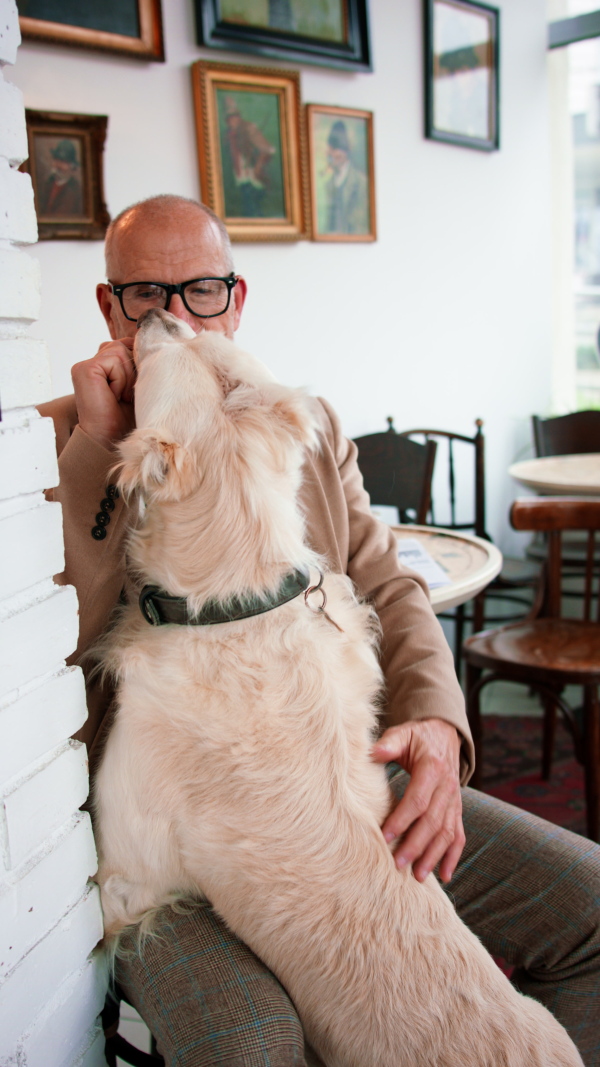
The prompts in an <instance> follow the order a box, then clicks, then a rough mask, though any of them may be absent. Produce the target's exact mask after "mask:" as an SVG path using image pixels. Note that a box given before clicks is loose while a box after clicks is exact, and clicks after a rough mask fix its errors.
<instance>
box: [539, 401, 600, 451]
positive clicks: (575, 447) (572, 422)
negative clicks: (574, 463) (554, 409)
mask: <svg viewBox="0 0 600 1067" xmlns="http://www.w3.org/2000/svg"><path fill="white" fill-rule="evenodd" d="M531 421H532V424H533V440H534V444H535V453H536V456H574V455H576V454H580V453H583V452H600V411H573V412H571V413H570V414H569V415H559V416H558V417H557V418H554V419H541V418H540V417H539V415H532V416H531Z"/></svg>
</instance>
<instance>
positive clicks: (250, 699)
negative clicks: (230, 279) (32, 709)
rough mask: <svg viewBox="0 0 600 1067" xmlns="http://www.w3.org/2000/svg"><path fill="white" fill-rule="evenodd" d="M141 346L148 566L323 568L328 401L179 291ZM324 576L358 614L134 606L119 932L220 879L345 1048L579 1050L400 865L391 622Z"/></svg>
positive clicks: (433, 1053)
mask: <svg viewBox="0 0 600 1067" xmlns="http://www.w3.org/2000/svg"><path fill="white" fill-rule="evenodd" d="M135 355H136V360H137V362H138V382H137V386H136V418H137V425H138V429H137V430H135V431H134V433H133V434H131V436H130V437H129V438H128V439H127V440H126V441H125V442H124V443H123V447H122V457H123V465H122V469H121V475H120V485H121V488H122V490H123V491H125V492H126V493H133V492H136V493H139V494H141V496H142V497H143V499H144V500H145V504H146V510H145V517H144V520H143V524H142V526H141V528H140V530H139V531H138V532H136V533H134V534H133V536H132V539H131V544H130V556H131V562H132V565H133V568H134V569H135V571H136V572H137V574H138V576H139V578H141V579H142V580H143V581H145V582H150V583H152V584H156V585H159V586H162V587H163V588H164V589H166V590H168V591H169V592H170V593H173V594H178V595H185V596H187V597H188V598H189V603H190V605H191V606H192V607H197V606H198V605H200V604H201V603H203V602H204V601H205V600H206V599H207V598H210V597H217V598H219V599H226V598H227V597H228V596H231V595H233V594H239V593H243V592H258V593H259V592H261V591H262V590H265V589H275V588H276V587H277V586H278V584H279V582H280V579H281V577H282V576H283V575H284V574H285V573H286V572H288V571H289V570H290V569H291V568H292V567H296V566H299V565H302V564H306V565H308V566H310V567H311V568H313V569H314V567H315V564H316V563H317V562H318V561H317V560H316V559H315V557H314V556H313V554H312V552H311V551H310V550H308V549H307V548H306V546H305V544H304V531H303V522H302V518H301V516H300V514H299V511H298V508H297V505H296V496H297V491H298V488H299V482H300V468H301V463H302V456H303V450H304V449H305V448H307V447H308V448H311V447H313V446H314V445H315V442H316V427H315V424H314V421H313V416H312V414H311V412H312V411H313V408H312V406H311V404H310V402H308V401H307V400H306V398H305V397H304V395H303V394H302V393H301V392H299V391H295V390H290V389H287V388H284V387H283V386H281V385H278V384H277V383H276V382H274V381H273V379H272V378H271V376H270V375H269V374H268V373H267V372H266V370H265V369H264V368H263V367H262V366H261V365H260V364H258V363H257V362H256V361H255V360H253V359H251V357H249V356H247V355H245V354H244V353H242V352H240V351H239V349H237V348H236V347H235V346H234V345H233V344H232V343H231V342H229V341H227V340H226V339H225V338H223V337H220V336H218V335H215V334H214V333H206V334H202V335H201V336H198V337H194V336H193V335H192V332H191V330H189V328H188V327H186V326H184V325H183V324H182V323H178V320H176V319H173V317H172V316H170V315H168V314H167V313H165V312H160V313H153V314H151V315H150V316H149V317H147V318H146V319H145V320H144V323H143V325H142V326H141V328H140V330H139V331H138V336H137V339H136V345H135ZM325 588H326V590H327V596H328V605H327V609H328V611H329V613H330V615H331V617H332V618H333V619H335V621H336V622H337V623H338V624H339V625H340V626H341V627H342V628H343V633H340V632H339V631H338V630H337V629H335V627H333V626H332V625H331V624H330V623H329V622H328V621H327V620H326V619H325V618H324V617H323V616H319V615H316V614H313V613H312V612H311V611H310V610H309V609H308V608H307V607H306V606H305V604H304V601H303V597H301V596H300V597H298V598H297V599H295V600H293V601H291V602H290V603H288V604H287V605H285V606H283V607H280V608H278V609H276V610H274V611H270V612H268V613H266V614H263V615H259V616H257V617H255V618H251V619H248V620H245V621H242V622H238V623H228V624H224V625H214V626H208V627H185V626H169V627H157V628H153V627H150V626H149V625H148V624H147V623H146V622H145V621H144V620H143V618H142V616H141V614H140V612H139V610H138V608H137V606H136V605H135V604H133V605H132V606H130V607H128V608H127V609H125V611H124V614H123V615H122V617H121V619H120V621H119V623H118V624H117V626H116V628H115V630H114V631H113V632H112V634H111V635H110V638H109V640H108V643H107V645H106V648H105V652H104V663H105V666H106V667H107V668H108V669H109V670H110V671H112V672H113V673H114V675H115V676H116V678H117V681H118V712H117V717H116V721H115V724H114V727H113V729H112V731H111V733H110V736H109V739H108V743H107V747H106V751H105V755H104V758H103V762H102V764H101V767H100V769H99V773H98V776H97V781H96V792H95V809H96V822H97V831H98V846H99V854H100V869H99V874H98V880H99V882H100V885H101V889H102V902H103V907H104V914H105V919H106V929H107V934H108V935H114V934H116V933H117V932H118V931H119V930H120V929H121V928H122V927H123V926H124V925H126V924H131V923H136V922H138V921H139V920H140V919H141V918H142V917H143V916H144V915H145V913H147V912H148V910H149V909H152V908H154V907H156V906H158V905H160V904H161V903H164V902H166V901H169V900H171V899H173V897H174V895H175V896H176V895H183V896H185V895H188V896H193V895H198V894H199V893H204V894H205V895H206V896H207V897H208V898H209V900H210V901H211V902H212V904H213V905H214V907H215V908H216V910H217V911H218V912H219V913H220V914H221V915H222V916H223V917H224V919H225V921H226V922H227V923H228V925H229V926H230V928H231V929H232V930H233V931H234V932H235V933H236V934H237V935H238V936H239V937H240V938H241V939H242V940H243V941H245V942H246V943H247V944H248V945H250V946H251V948H252V949H254V951H255V952H256V953H257V954H258V955H259V956H260V957H261V958H262V959H263V960H264V961H265V962H266V964H267V965H268V966H269V967H270V968H271V969H272V970H273V971H274V972H275V974H277V975H278V977H279V978H280V980H281V981H282V983H283V984H284V986H285V987H286V989H287V990H288V992H289V993H290V995H291V997H292V999H293V1001H294V1003H295V1005H296V1007H297V1009H298V1011H299V1013H300V1016H301V1018H302V1021H303V1024H304V1027H305V1030H306V1033H307V1036H308V1039H309V1041H310V1042H311V1044H312V1045H313V1046H314V1048H315V1049H316V1051H317V1052H318V1053H319V1055H320V1056H321V1057H322V1059H323V1060H324V1062H325V1063H326V1064H327V1065H329V1067H500V1065H502V1067H535V1065H538V1067H575V1065H577V1064H579V1065H580V1064H581V1062H582V1061H581V1059H580V1057H579V1055H578V1053H577V1051H576V1049H575V1047H574V1045H573V1044H572V1042H571V1041H570V1039H569V1038H568V1036H567V1034H566V1032H565V1031H564V1030H563V1028H562V1027H561V1026H560V1025H559V1024H558V1023H557V1022H556V1021H555V1020H554V1018H553V1017H552V1016H551V1015H550V1014H549V1012H547V1011H546V1010H545V1008H543V1007H541V1005H539V1004H538V1003H536V1002H535V1001H533V1000H530V999H528V998H525V997H522V996H520V995H519V994H518V993H516V992H515V990H514V989H513V988H512V986H511V985H510V983H509V982H508V981H507V979H506V978H505V977H504V975H503V974H502V973H501V972H500V970H499V969H498V968H497V966H496V965H495V964H494V962H493V960H492V959H491V957H490V956H489V955H488V954H487V953H486V952H485V950H484V949H483V947H482V946H481V945H480V943H479V941H478V940H477V939H476V938H475V937H474V936H473V935H472V934H471V933H470V932H469V930H468V929H467V928H466V927H465V926H464V925H463V923H462V922H460V920H459V919H458V918H457V916H456V914H455V912H454V910H453V908H452V905H451V904H450V902H449V901H448V899H447V897H446V895H445V894H444V893H443V891H442V890H441V888H440V887H439V885H438V884H437V882H436V881H435V879H434V878H433V877H432V876H430V877H429V878H428V879H427V881H426V882H425V884H423V885H419V884H418V883H417V882H416V881H415V880H414V879H413V878H412V876H411V874H410V872H404V873H400V872H398V871H397V870H396V868H395V865H394V863H393V860H392V856H391V853H390V850H389V848H388V847H387V846H386V844H385V843H384V840H383V837H382V835H381V832H380V829H379V827H380V824H381V822H382V820H383V818H384V816H385V814H386V812H387V811H388V810H389V804H390V798H389V793H388V788H387V784H386V778H385V773H384V770H383V768H382V767H381V766H380V765H377V764H375V763H373V762H372V761H371V759H370V758H369V749H370V746H371V744H372V738H373V732H374V729H375V723H376V703H377V699H378V695H379V693H380V687H381V676H380V671H379V667H378V665H377V659H376V649H375V645H376V626H375V625H374V623H373V618H372V615H371V612H370V610H369V608H368V607H366V606H365V605H364V604H361V603H359V602H358V601H357V599H356V598H355V596H354V593H353V591H352V589H351V587H350V584H349V582H348V581H347V580H346V579H345V578H342V577H340V576H338V575H334V574H327V575H326V579H325ZM316 600H317V602H318V597H317V598H316Z"/></svg>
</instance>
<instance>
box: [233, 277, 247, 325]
mask: <svg viewBox="0 0 600 1067" xmlns="http://www.w3.org/2000/svg"><path fill="white" fill-rule="evenodd" d="M247 292H248V286H247V285H246V279H245V278H242V276H241V275H240V277H239V278H238V283H237V285H236V287H235V289H234V290H233V300H234V307H235V311H234V314H233V329H234V332H235V330H237V329H239V325H240V319H241V317H242V310H243V307H244V303H245V301H246V294H247Z"/></svg>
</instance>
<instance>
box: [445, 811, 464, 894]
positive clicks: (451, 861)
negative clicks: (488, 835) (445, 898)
mask: <svg viewBox="0 0 600 1067" xmlns="http://www.w3.org/2000/svg"><path fill="white" fill-rule="evenodd" d="M465 841H466V839H465V831H464V829H463V822H462V814H461V816H460V817H459V818H458V820H457V824H456V832H455V834H454V841H453V842H452V844H451V845H450V848H449V849H448V851H447V852H446V854H445V856H444V858H443V859H442V862H441V863H440V870H439V875H440V879H441V880H442V882H449V881H450V879H451V878H452V875H453V874H454V872H455V870H456V867H457V864H458V861H459V859H460V857H461V855H462V850H463V848H464V847H465Z"/></svg>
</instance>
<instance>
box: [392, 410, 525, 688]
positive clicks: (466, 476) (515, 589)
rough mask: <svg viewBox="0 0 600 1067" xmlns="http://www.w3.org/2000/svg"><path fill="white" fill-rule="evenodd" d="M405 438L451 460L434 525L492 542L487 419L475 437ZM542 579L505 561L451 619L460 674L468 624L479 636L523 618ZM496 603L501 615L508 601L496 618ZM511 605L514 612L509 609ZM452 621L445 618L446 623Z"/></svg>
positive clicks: (429, 433) (411, 434)
mask: <svg viewBox="0 0 600 1067" xmlns="http://www.w3.org/2000/svg"><path fill="white" fill-rule="evenodd" d="M388 423H389V425H390V429H394V424H393V420H392V419H391V418H388ZM399 436H401V437H408V438H410V439H411V440H413V439H414V438H417V439H418V440H420V441H423V442H428V441H435V442H436V443H437V445H438V452H437V460H436V462H437V465H438V466H439V465H440V461H441V460H442V461H443V460H444V458H445V461H446V462H445V466H446V470H445V473H444V475H443V476H442V477H441V478H439V479H438V478H437V472H436V477H435V478H434V482H433V497H432V506H431V509H430V520H429V521H430V522H431V524H432V525H436V524H437V525H440V526H444V527H447V528H448V529H451V530H457V531H460V530H464V531H465V532H469V533H473V534H475V535H476V536H477V537H483V538H485V540H487V541H491V537H490V536H489V534H488V532H487V529H486V508H485V495H486V491H485V438H484V435H483V420H482V419H475V433H474V435H473V436H472V437H470V436H468V435H467V434H461V433H455V432H453V431H450V430H424V429H415V430H403V431H402V432H401V433H400V434H399ZM538 574H539V567H538V565H537V564H535V563H531V562H529V561H524V560H517V559H505V561H504V564H503V567H502V570H501V572H500V574H499V575H498V576H497V577H496V578H495V579H494V581H493V582H492V583H491V584H490V585H489V586H488V587H487V589H486V590H485V591H484V592H483V593H481V594H480V595H479V596H478V597H476V598H475V600H474V601H473V605H472V608H471V609H470V610H469V609H468V607H467V605H464V604H461V605H459V607H458V608H455V609H454V612H453V613H452V615H450V616H447V617H449V618H452V619H453V621H454V662H455V666H456V671H457V673H460V667H461V654H462V644H463V637H464V629H465V625H466V624H470V625H471V627H472V629H473V631H476V630H480V629H482V628H483V626H484V619H485V620H487V621H488V622H502V621H504V620H505V619H507V620H509V619H511V618H517V617H519V616H523V615H524V614H525V613H526V612H527V611H528V610H529V608H530V607H531V599H532V597H531V590H532V589H533V588H534V586H535V583H536V581H537V578H538ZM492 598H493V599H495V600H496V612H498V610H499V609H500V605H499V604H498V601H499V600H501V601H502V607H503V608H504V611H503V613H502V614H490V608H489V605H490V602H491V600H492ZM506 604H508V605H509V606H510V607H509V609H508V610H507V608H506ZM444 617H446V616H445V615H443V616H442V618H444Z"/></svg>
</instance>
